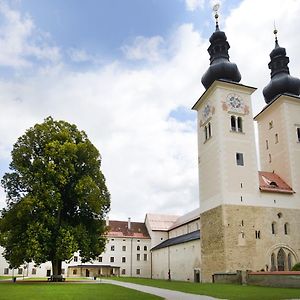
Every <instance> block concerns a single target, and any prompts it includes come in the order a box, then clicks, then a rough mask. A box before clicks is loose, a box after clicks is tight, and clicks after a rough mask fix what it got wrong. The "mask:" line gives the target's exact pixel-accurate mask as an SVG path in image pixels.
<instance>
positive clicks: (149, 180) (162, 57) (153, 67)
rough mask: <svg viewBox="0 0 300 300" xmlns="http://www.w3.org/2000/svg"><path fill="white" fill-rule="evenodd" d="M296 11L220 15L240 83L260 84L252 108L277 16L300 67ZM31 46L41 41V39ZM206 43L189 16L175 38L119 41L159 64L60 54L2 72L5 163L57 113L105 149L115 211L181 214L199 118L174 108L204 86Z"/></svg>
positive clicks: (294, 64) (299, 6)
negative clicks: (82, 63)
mask: <svg viewBox="0 0 300 300" xmlns="http://www.w3.org/2000/svg"><path fill="white" fill-rule="evenodd" d="M299 10H300V3H299V2H298V1H292V0H290V1H284V3H283V2H282V1H266V2H265V1H262V2H261V1H258V0H251V1H250V0H245V1H243V2H241V4H240V5H239V6H238V7H237V8H235V9H234V10H232V11H231V12H230V15H229V16H227V17H225V16H224V22H223V23H222V24H224V28H223V27H222V29H225V31H226V35H227V37H228V40H229V43H230V45H231V48H230V51H229V53H230V58H231V60H232V61H233V62H235V63H237V65H238V67H239V69H240V72H241V74H242V77H243V78H242V83H243V84H246V85H253V86H256V87H258V91H257V92H255V94H254V96H253V106H254V111H255V112H258V111H259V110H260V109H261V108H262V107H263V106H264V101H263V97H262V88H263V87H264V86H265V85H266V84H267V83H268V82H269V80H270V75H269V70H268V67H267V64H268V62H269V57H268V55H269V53H270V51H271V50H272V48H273V46H274V37H273V34H272V30H273V19H274V18H276V23H277V26H278V30H279V34H278V35H279V43H280V44H281V45H282V46H285V47H286V48H287V53H288V55H289V56H290V60H291V63H290V70H291V74H292V75H293V76H298V77H299V75H300V74H299V71H298V70H299V69H300V60H299V59H298V53H297V51H298V49H299V48H300V40H299V39H297V36H298V35H297V34H298V33H297V30H298V28H299V26H300V24H299V23H300V20H299V18H298V16H299V13H300V11H299ZM9 11H10V10H9ZM266 11H267V12H268V13H267V14H266ZM15 13H16V16H17V17H16V18H15V19H14V20H15V21H14V22H13V21H11V27H12V28H16V27H18V26H17V25H16V24H19V23H21V24H23V23H24V22H25V20H27V21H26V22H27V23H26V22H25V24H27V25H26V26H25V25H24V24H23V25H22V26H23V27H24V26H25V28H26V30H25V29H24V31H25V33H26V34H25V33H23V34H20V32H23V31H22V30H16V32H19V33H18V34H19V35H18V34H17V36H19V38H17V40H19V41H20V44H21V45H22V47H23V48H25V49H28V45H31V43H32V41H31V39H32V35H33V33H34V32H35V30H36V29H34V30H33V29H32V28H34V27H35V26H34V24H33V21H32V20H31V19H30V17H29V16H25V17H24V16H21V15H20V13H18V12H15ZM11 19H12V18H11ZM20 20H21V21H20ZM253 20H255V22H253ZM277 20H278V21H277ZM211 23H213V20H212V22H211ZM22 26H21V27H22ZM212 28H213V26H212ZM2 29H3V28H2ZM212 30H213V29H212ZM7 32H9V30H8V31H5V32H4V33H5V34H4V36H8V33H7ZM2 33H3V31H2ZM295 37H296V38H295ZM1 40H2V37H1V36H0V41H1ZM34 45H35V47H36V48H37V49H41V51H42V49H44V48H43V47H42V46H41V45H40V44H39V43H38V42H37V41H35V43H34ZM22 47H21V48H22ZM10 48H12V46H10ZM46 48H47V47H46ZM207 48H208V40H207V39H203V37H202V36H201V34H200V33H199V32H198V31H197V30H196V29H195V28H194V27H193V25H192V24H182V25H180V26H178V27H177V28H176V29H175V30H174V31H173V33H172V34H171V35H170V36H167V37H164V38H163V37H159V36H154V37H150V38H149V37H148V38H147V37H137V38H136V40H134V42H133V43H132V44H131V45H129V44H127V45H124V46H123V48H122V49H123V51H124V53H125V54H126V55H127V58H128V59H132V60H146V61H150V62H151V61H152V62H157V63H152V64H145V65H142V66H140V67H139V68H136V67H132V66H128V65H127V64H126V63H123V61H121V60H120V59H119V60H116V61H114V62H111V61H110V62H106V63H103V64H101V65H98V66H96V67H93V68H92V70H87V69H86V70H85V71H84V72H75V71H71V70H69V69H68V68H66V67H65V65H64V63H63V62H62V63H55V64H53V65H52V64H50V65H48V64H46V66H45V67H43V68H41V67H39V68H37V71H36V72H35V73H34V74H31V75H29V76H24V77H22V78H18V79H6V80H4V79H1V78H0V105H1V111H0V155H1V159H2V160H3V161H4V162H7V163H8V161H9V152H10V150H11V147H12V145H13V143H14V142H15V141H16V140H17V138H18V137H19V136H20V135H22V134H23V133H24V132H25V130H26V129H27V128H29V127H30V126H33V125H34V124H35V123H37V122H42V121H43V119H44V118H45V117H47V116H49V115H51V116H53V117H54V118H56V119H64V120H66V121H69V122H71V123H75V124H77V126H78V127H79V128H80V129H82V130H85V131H86V132H87V134H88V136H89V138H90V140H91V141H92V142H93V143H94V144H95V145H96V146H97V148H98V149H99V151H100V153H101V154H102V158H103V161H102V168H103V172H104V174H105V176H106V178H107V185H108V188H109V190H110V191H111V194H112V211H111V218H119V219H126V218H127V217H128V216H131V217H133V220H137V219H138V220H143V217H144V215H145V213H147V212H160V213H169V214H182V213H185V212H187V211H189V210H191V209H194V208H196V207H197V206H198V203H199V199H198V171H197V134H196V122H195V119H193V117H191V116H190V115H188V117H185V118H184V117H182V118H181V117H180V115H178V113H179V114H180V112H181V111H187V110H188V109H190V107H191V106H192V105H193V104H194V103H195V102H196V100H197V99H198V98H199V96H200V95H201V94H202V92H203V91H204V89H203V87H202V85H201V82H200V80H201V76H202V74H203V73H204V72H205V70H206V69H207V67H208V65H209V56H208V53H207V51H206V49H207ZM2 49H3V47H0V63H1V55H3V53H2ZM49 49H51V47H49ZM4 53H5V55H7V60H8V61H12V62H13V61H15V62H16V65H17V66H18V65H22V63H24V65H26V64H30V63H31V61H30V60H29V59H28V57H26V56H25V57H24V56H23V55H21V52H20V51H19V50H18V51H16V52H12V53H13V54H10V52H9V51H6V50H4ZM44 53H45V52H44ZM74 53H76V51H74ZM74 53H73V54H74ZM166 53H167V55H166ZM9 55H11V56H9ZM34 55H36V54H34ZM85 55H86V56H85ZM74 57H76V55H75V54H74ZM88 58H89V55H88V53H85V52H82V53H81V54H80V51H79V52H78V53H77V59H78V60H84V59H88ZM13 59H14V60H13ZM18 60H19V61H18ZM12 62H10V65H14V64H13V63H12ZM59 62H60V61H59ZM191 114H193V112H192V113H191ZM194 115H195V113H194ZM0 195H1V191H0ZM2 203H3V201H2Z"/></svg>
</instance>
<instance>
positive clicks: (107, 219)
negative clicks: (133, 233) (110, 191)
mask: <svg viewBox="0 0 300 300" xmlns="http://www.w3.org/2000/svg"><path fill="white" fill-rule="evenodd" d="M106 226H109V217H108V216H106Z"/></svg>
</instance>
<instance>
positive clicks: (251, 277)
mask: <svg viewBox="0 0 300 300" xmlns="http://www.w3.org/2000/svg"><path fill="white" fill-rule="evenodd" d="M247 284H248V285H260V286H272V287H285V288H300V272H295V271H294V272H251V273H248V276H247Z"/></svg>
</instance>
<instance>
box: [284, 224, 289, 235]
mask: <svg viewBox="0 0 300 300" xmlns="http://www.w3.org/2000/svg"><path fill="white" fill-rule="evenodd" d="M289 231H290V225H289V223H285V224H284V234H289Z"/></svg>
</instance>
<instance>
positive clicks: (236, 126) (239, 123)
mask: <svg viewBox="0 0 300 300" xmlns="http://www.w3.org/2000/svg"><path fill="white" fill-rule="evenodd" d="M230 127H231V131H235V132H243V119H242V117H235V116H231V117H230Z"/></svg>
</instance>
